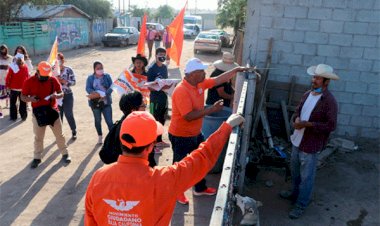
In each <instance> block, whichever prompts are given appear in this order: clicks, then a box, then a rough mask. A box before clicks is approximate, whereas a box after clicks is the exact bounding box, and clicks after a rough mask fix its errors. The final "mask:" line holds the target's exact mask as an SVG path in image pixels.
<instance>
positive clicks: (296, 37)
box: [283, 30, 305, 42]
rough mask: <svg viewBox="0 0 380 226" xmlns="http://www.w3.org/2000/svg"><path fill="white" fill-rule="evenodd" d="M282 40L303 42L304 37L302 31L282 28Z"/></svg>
mask: <svg viewBox="0 0 380 226" xmlns="http://www.w3.org/2000/svg"><path fill="white" fill-rule="evenodd" d="M283 36H284V37H283V39H284V41H291V42H303V40H304V37H305V32H304V31H287V30H284V34H283Z"/></svg>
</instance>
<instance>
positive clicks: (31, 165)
mask: <svg viewBox="0 0 380 226" xmlns="http://www.w3.org/2000/svg"><path fill="white" fill-rule="evenodd" d="M40 163H41V159H33V161H32V164H30V168H32V169H35V168H37V166H38V165H39V164H40Z"/></svg>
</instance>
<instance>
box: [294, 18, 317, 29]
mask: <svg viewBox="0 0 380 226" xmlns="http://www.w3.org/2000/svg"><path fill="white" fill-rule="evenodd" d="M296 30H298V31H318V30H319V20H311V19H297V20H296Z"/></svg>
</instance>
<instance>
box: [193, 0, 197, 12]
mask: <svg viewBox="0 0 380 226" xmlns="http://www.w3.org/2000/svg"><path fill="white" fill-rule="evenodd" d="M197 5H198V4H197V0H195V10H194V14H197Z"/></svg>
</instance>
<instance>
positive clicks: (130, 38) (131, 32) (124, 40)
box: [102, 27, 140, 46]
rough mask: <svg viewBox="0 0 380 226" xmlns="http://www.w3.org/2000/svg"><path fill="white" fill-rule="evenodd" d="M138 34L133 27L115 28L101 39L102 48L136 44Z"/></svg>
mask: <svg viewBox="0 0 380 226" xmlns="http://www.w3.org/2000/svg"><path fill="white" fill-rule="evenodd" d="M139 36H140V32H139V31H138V30H137V29H136V28H135V27H115V28H114V29H113V30H112V31H111V32H109V33H107V34H105V35H104V36H103V38H102V43H103V45H104V46H114V45H117V46H127V45H129V44H137V42H138V41H139Z"/></svg>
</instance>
